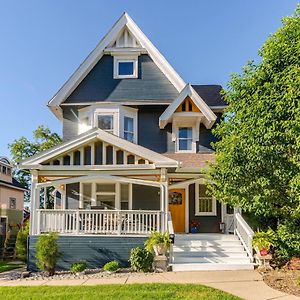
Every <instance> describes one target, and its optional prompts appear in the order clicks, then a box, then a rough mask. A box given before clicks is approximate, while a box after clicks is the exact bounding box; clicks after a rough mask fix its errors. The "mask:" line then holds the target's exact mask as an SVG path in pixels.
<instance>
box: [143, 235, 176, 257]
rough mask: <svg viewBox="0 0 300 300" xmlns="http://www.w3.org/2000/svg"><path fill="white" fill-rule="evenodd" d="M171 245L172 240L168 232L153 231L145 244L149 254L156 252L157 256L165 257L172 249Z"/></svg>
mask: <svg viewBox="0 0 300 300" xmlns="http://www.w3.org/2000/svg"><path fill="white" fill-rule="evenodd" d="M170 244H171V239H170V237H169V233H168V232H164V233H160V232H158V231H153V232H151V235H150V237H149V238H148V239H147V241H146V242H145V248H146V250H147V251H149V252H153V251H154V253H155V254H156V255H165V254H166V252H167V251H168V249H169V248H170Z"/></svg>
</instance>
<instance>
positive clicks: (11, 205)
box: [9, 198, 17, 209]
mask: <svg viewBox="0 0 300 300" xmlns="http://www.w3.org/2000/svg"><path fill="white" fill-rule="evenodd" d="M9 208H10V209H16V208H17V199H16V198H9Z"/></svg>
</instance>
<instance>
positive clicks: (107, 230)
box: [21, 13, 251, 269]
mask: <svg viewBox="0 0 300 300" xmlns="http://www.w3.org/2000/svg"><path fill="white" fill-rule="evenodd" d="M186 59H188V56H187V57H186ZM58 65H59V62H58ZM220 91H221V86H219V85H190V84H187V83H186V82H184V80H183V79H182V78H181V77H180V75H179V74H178V73H177V72H176V71H175V70H174V69H173V67H172V66H171V65H170V64H169V63H168V62H167V61H166V59H165V58H164V57H163V56H162V54H161V53H160V52H159V51H158V50H157V48H155V46H154V45H153V44H152V43H151V42H150V41H149V39H148V38H147V37H146V36H145V35H144V33H143V32H142V31H141V30H140V29H139V27H138V26H137V25H136V24H135V23H134V21H133V20H132V19H131V18H130V17H129V16H128V14H126V13H124V14H123V15H122V16H121V18H120V19H119V20H118V21H117V22H116V23H115V25H114V26H113V27H112V28H111V30H110V31H109V32H108V33H107V35H106V36H105V37H104V38H103V39H102V40H101V41H100V43H99V44H98V45H97V47H96V48H95V49H94V50H93V51H92V52H91V53H90V55H89V56H88V57H87V58H86V60H85V61H84V62H83V63H82V64H81V65H80V66H79V68H78V69H77V70H76V71H75V73H74V74H73V75H72V76H71V77H70V78H69V79H68V81H67V82H66V83H65V84H64V85H63V87H62V88H61V89H60V90H59V91H58V92H57V94H56V95H55V96H54V97H53V98H52V99H51V100H50V102H49V104H48V107H49V108H50V110H51V111H52V112H53V113H54V114H55V116H56V117H57V118H58V119H59V120H60V121H61V123H62V126H63V140H64V142H63V143H62V144H60V145H58V146H56V147H54V148H52V149H50V150H47V151H45V152H42V153H39V154H37V155H35V156H33V157H31V158H29V159H27V160H25V161H24V162H22V164H21V167H22V168H24V169H30V170H31V172H32V196H31V205H32V207H31V229H30V239H29V245H30V250H29V267H30V268H31V269H34V268H35V266H34V247H35V243H36V240H37V237H38V236H39V235H40V234H42V233H44V232H49V231H56V232H58V233H59V234H60V239H59V244H60V249H61V252H62V253H63V254H64V258H63V259H62V261H60V265H59V266H60V267H61V268H66V267H68V266H69V264H70V263H71V262H72V261H74V260H80V259H84V260H87V261H88V263H89V264H90V265H94V266H97V265H99V264H101V263H104V262H106V261H109V260H112V259H118V260H119V261H120V262H121V263H122V264H126V263H128V256H129V251H130V249H131V248H133V247H135V246H137V245H143V242H144V240H145V238H146V236H147V235H148V234H149V233H150V232H151V231H152V230H157V231H167V230H169V231H170V232H172V226H171V224H173V228H174V231H175V234H176V237H175V246H176V245H177V244H176V241H178V243H179V242H180V240H181V239H182V238H184V240H181V242H182V243H183V244H184V245H185V246H187V245H189V244H191V239H192V238H196V236H193V235H177V234H178V233H189V232H190V231H191V222H192V221H193V220H197V221H198V222H200V227H199V230H200V232H202V233H208V234H210V235H201V236H200V235H199V236H197V238H202V239H203V238H205V239H210V240H211V239H217V241H216V245H217V244H218V240H219V239H221V238H220V227H222V226H223V225H222V226H220V223H222V222H224V223H225V227H226V232H227V233H229V232H233V231H234V229H235V228H234V224H237V222H236V221H234V216H233V210H232V209H230V208H227V207H226V205H222V204H221V203H220V202H218V201H217V200H216V199H214V198H212V197H210V196H208V195H207V194H206V184H205V176H204V175H203V173H204V172H203V171H204V169H205V167H206V162H207V161H213V160H214V154H213V150H212V146H211V143H212V142H214V141H215V138H214V136H213V134H212V132H211V130H212V128H213V127H214V126H216V124H217V123H218V122H219V120H220V117H221V114H222V112H223V111H224V109H225V107H226V103H225V102H224V100H223V99H222V97H221V95H220ZM53 189H54V190H53ZM49 191H51V197H53V199H52V200H53V202H54V206H53V207H46V205H45V203H47V200H48V199H47V198H48V197H49V193H50V192H49ZM41 193H42V194H43V195H44V197H42V198H43V199H42V201H41V202H40V198H41ZM47 195H48V196H47ZM169 211H170V214H169V213H168V212H169ZM215 233H218V234H215ZM221 237H222V239H223V238H224V237H225V236H224V235H223V236H221ZM227 239H228V240H230V239H234V241H232V245H233V246H237V247H236V248H234V250H236V251H237V252H239V255H240V256H238V257H239V258H240V259H238V260H236V261H233V263H232V262H229V263H228V264H231V265H230V266H229V268H230V267H232V268H233V267H234V266H235V267H240V265H239V263H240V264H241V265H242V268H248V267H249V266H251V265H250V264H249V262H250V260H249V257H247V254H245V253H246V252H244V249H243V247H241V242H240V241H238V240H236V239H237V238H236V237H232V236H229V235H228V236H227ZM204 242H205V241H204ZM212 244H213V243H212ZM229 244H230V243H229ZM174 249H175V248H174ZM214 253H215V252H213V254H214ZM216 253H217V252H216ZM188 255H189V254H188ZM174 257H175V258H174V261H175V263H176V262H177V261H178V263H180V259H177V258H176V251H174ZM197 262H199V261H198V260H196V261H193V263H197ZM205 262H211V261H205ZM215 262H216V263H217V262H218V261H215ZM234 262H236V263H234ZM175 267H176V266H175ZM175 267H174V269H176V268H175ZM194 267H195V265H193V266H192V267H190V268H192V269H194ZM201 267H202V268H207V267H205V266H204V267H203V265H201ZM210 267H211V266H210ZM214 267H216V266H215V265H214ZM199 268H200V266H199ZM218 268H220V265H219V266H218ZM223 268H224V269H226V268H228V266H227V267H223Z"/></svg>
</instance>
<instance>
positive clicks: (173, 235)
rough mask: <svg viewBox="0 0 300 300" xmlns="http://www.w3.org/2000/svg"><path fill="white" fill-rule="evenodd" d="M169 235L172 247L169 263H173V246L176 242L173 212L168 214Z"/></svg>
mask: <svg viewBox="0 0 300 300" xmlns="http://www.w3.org/2000/svg"><path fill="white" fill-rule="evenodd" d="M167 228H168V233H169V236H170V239H171V245H170V249H169V262H170V263H172V262H173V244H174V241H175V233H174V227H173V221H172V215H171V212H168V223H167Z"/></svg>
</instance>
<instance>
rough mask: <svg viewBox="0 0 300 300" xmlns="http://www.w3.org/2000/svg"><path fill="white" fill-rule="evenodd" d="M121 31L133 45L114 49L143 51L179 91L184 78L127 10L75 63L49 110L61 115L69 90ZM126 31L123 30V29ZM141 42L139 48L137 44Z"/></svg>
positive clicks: (115, 40)
mask: <svg viewBox="0 0 300 300" xmlns="http://www.w3.org/2000/svg"><path fill="white" fill-rule="evenodd" d="M123 31H124V42H125V38H126V36H127V44H126V42H125V45H128V33H130V38H129V40H130V39H131V38H132V37H133V39H131V40H132V44H133V46H134V47H131V48H129V49H127V48H128V47H119V49H113V51H116V50H117V51H118V50H121V51H123V50H130V51H136V52H139V54H142V53H147V54H148V55H149V57H151V59H152V60H153V62H154V63H155V65H156V66H157V67H158V68H159V69H160V71H161V72H162V73H163V74H164V75H165V76H166V78H168V80H169V82H170V83H171V84H172V85H173V86H174V88H175V89H176V90H177V92H179V91H181V90H182V88H183V87H184V85H185V82H184V81H183V80H182V78H181V77H180V76H179V75H178V73H177V72H176V71H175V70H174V69H173V67H172V66H171V65H170V64H169V63H168V62H167V60H166V59H165V58H164V56H163V55H162V54H161V53H160V52H159V51H158V50H157V48H156V47H155V46H154V45H153V44H152V43H151V42H150V40H149V39H148V38H147V37H146V36H145V34H144V33H143V32H142V31H141V29H140V28H139V27H138V26H137V25H136V24H135V23H134V21H133V20H132V19H131V18H130V17H129V15H128V14H127V13H124V14H123V15H122V16H121V17H120V19H119V20H118V21H117V22H116V23H115V24H114V26H113V27H112V28H111V29H110V31H109V32H108V33H107V34H106V35H105V36H104V38H103V39H102V40H101V41H100V42H99V44H98V45H97V46H96V48H95V49H94V50H93V51H92V52H91V53H90V55H89V56H88V57H87V58H86V59H85V61H84V62H83V63H82V64H81V65H80V66H79V68H78V69H77V70H76V71H75V72H74V73H73V75H72V76H71V77H70V78H69V79H68V80H67V82H66V83H65V84H64V85H63V86H62V88H61V89H60V90H59V91H58V92H57V93H56V94H55V95H54V97H53V98H52V99H51V100H50V101H49V103H48V106H49V108H50V109H51V110H52V112H53V113H54V114H55V115H56V116H57V117H58V118H59V119H61V118H62V110H61V107H60V105H61V104H62V103H63V102H64V101H65V100H66V99H67V98H68V97H69V96H70V95H71V94H72V93H73V91H74V90H75V89H76V88H77V87H78V85H79V84H80V83H81V82H82V81H83V80H84V78H85V77H86V76H87V75H88V74H89V73H90V71H91V70H92V69H93V68H94V66H95V65H96V64H97V63H98V62H99V60H100V59H101V58H102V57H103V55H104V54H106V53H107V52H109V50H110V49H109V48H111V47H112V46H114V45H115V46H118V45H117V43H118V40H119V41H120V39H119V37H120V35H121V36H122V32H123ZM125 32H127V33H125ZM139 46H141V48H140V47H139ZM152 88H155V86H154V87H153V86H149V87H147V89H152Z"/></svg>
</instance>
